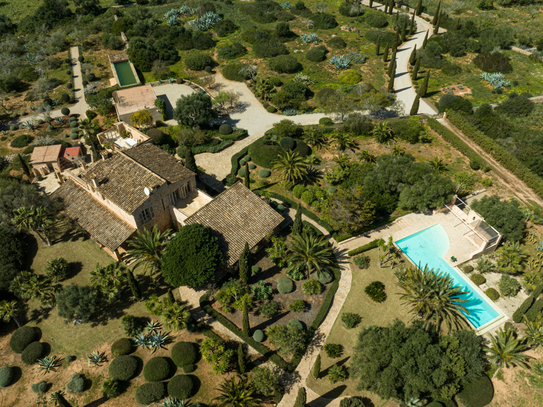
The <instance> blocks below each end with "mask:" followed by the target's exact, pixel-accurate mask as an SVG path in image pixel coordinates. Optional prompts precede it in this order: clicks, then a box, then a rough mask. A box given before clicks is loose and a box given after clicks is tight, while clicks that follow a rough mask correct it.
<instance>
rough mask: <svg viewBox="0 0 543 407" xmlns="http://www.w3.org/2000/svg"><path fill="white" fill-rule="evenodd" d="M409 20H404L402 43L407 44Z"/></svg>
mask: <svg viewBox="0 0 543 407" xmlns="http://www.w3.org/2000/svg"><path fill="white" fill-rule="evenodd" d="M406 30H407V18H404V19H403V24H402V42H405V40H406V39H407V37H406V35H407V32H406Z"/></svg>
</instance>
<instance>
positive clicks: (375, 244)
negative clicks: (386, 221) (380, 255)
mask: <svg viewBox="0 0 543 407" xmlns="http://www.w3.org/2000/svg"><path fill="white" fill-rule="evenodd" d="M382 243H383V239H375V240H372V241H371V242H369V243H366V244H365V245H364V246H360V247H358V248H356V249H354V250H351V251H350V252H347V255H349V256H351V257H352V256H356V255H357V254H360V253H364V252H367V251H368V250H371V249H376V248H377V247H379V245H380V244H382Z"/></svg>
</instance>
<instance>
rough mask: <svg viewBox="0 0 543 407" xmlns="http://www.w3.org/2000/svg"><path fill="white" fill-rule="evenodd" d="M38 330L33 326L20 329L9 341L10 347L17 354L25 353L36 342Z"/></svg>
mask: <svg viewBox="0 0 543 407" xmlns="http://www.w3.org/2000/svg"><path fill="white" fill-rule="evenodd" d="M35 338H36V330H35V329H34V328H33V327H31V326H22V327H20V328H18V329H17V330H16V331H15V332H13V334H12V335H11V338H10V340H9V347H10V348H11V350H12V351H13V352H15V353H23V351H24V350H25V349H26V347H27V346H28V345H30V344H31V343H32V342H34V339H35Z"/></svg>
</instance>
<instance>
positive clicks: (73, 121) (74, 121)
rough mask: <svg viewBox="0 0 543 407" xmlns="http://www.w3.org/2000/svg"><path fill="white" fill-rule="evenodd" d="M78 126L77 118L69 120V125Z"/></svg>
mask: <svg viewBox="0 0 543 407" xmlns="http://www.w3.org/2000/svg"><path fill="white" fill-rule="evenodd" d="M78 126H79V123H78V122H77V120H70V127H78Z"/></svg>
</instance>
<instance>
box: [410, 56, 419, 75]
mask: <svg viewBox="0 0 543 407" xmlns="http://www.w3.org/2000/svg"><path fill="white" fill-rule="evenodd" d="M419 69H420V57H419V56H417V62H415V67H414V68H413V72H412V73H411V79H412V80H414V81H416V80H417V76H418V74H419Z"/></svg>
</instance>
